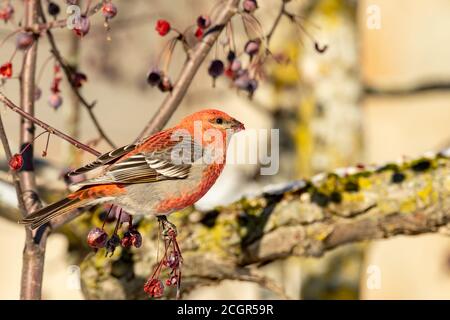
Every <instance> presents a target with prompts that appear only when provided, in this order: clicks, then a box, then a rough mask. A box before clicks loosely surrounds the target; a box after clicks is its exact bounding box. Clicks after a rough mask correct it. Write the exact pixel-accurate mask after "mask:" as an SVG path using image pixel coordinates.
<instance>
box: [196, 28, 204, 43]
mask: <svg viewBox="0 0 450 320" xmlns="http://www.w3.org/2000/svg"><path fill="white" fill-rule="evenodd" d="M195 37H196V38H197V39H198V40H202V38H203V29H202V28H200V27H198V28H197V30H195Z"/></svg>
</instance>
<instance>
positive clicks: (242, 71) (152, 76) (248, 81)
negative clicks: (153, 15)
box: [147, 0, 262, 97]
mask: <svg viewBox="0 0 450 320" xmlns="http://www.w3.org/2000/svg"><path fill="white" fill-rule="evenodd" d="M257 8H258V3H257V1H256V0H245V1H244V2H243V4H242V12H243V14H246V15H252V14H253V12H254V11H255V10H256V9H257ZM254 19H255V20H256V18H254ZM211 28H212V21H211V18H210V16H209V15H200V16H199V17H197V21H196V28H195V32H194V36H195V38H196V39H197V41H198V42H200V41H201V40H202V39H203V37H204V36H205V35H206V34H207V33H208V30H209V29H211ZM155 30H156V31H157V32H158V34H159V35H160V36H166V35H167V34H168V33H169V32H171V31H175V32H176V33H177V35H176V36H175V37H174V38H172V39H171V40H170V41H169V43H168V45H166V49H165V50H164V51H163V52H162V54H161V56H165V57H166V61H165V63H164V66H165V67H164V68H163V69H162V70H161V69H160V68H152V69H151V71H150V72H149V73H148V75H147V82H148V84H150V85H151V86H153V87H158V88H159V89H160V90H161V91H163V92H166V91H171V90H172V89H173V86H172V82H171V81H170V79H169V77H168V75H167V67H168V65H169V63H170V57H171V55H172V52H173V50H174V48H175V44H176V42H177V41H181V42H186V37H188V33H189V32H191V31H192V30H193V28H192V26H191V27H188V28H187V29H186V31H185V32H184V33H180V32H179V31H177V30H176V29H174V28H172V26H171V24H170V23H169V22H168V21H167V20H163V19H160V20H158V21H157V22H156V26H155ZM231 37H232V35H228V44H227V46H228V55H227V65H226V66H225V63H224V62H223V61H222V60H220V59H214V60H213V61H211V63H210V65H209V67H208V74H209V75H210V76H211V77H212V78H213V86H214V85H215V80H216V79H217V78H218V77H220V76H222V75H224V74H225V76H226V77H227V78H229V79H230V80H231V82H232V85H233V86H234V87H236V88H237V89H238V90H242V91H246V92H248V94H249V96H250V97H251V96H252V95H253V93H254V92H255V90H256V89H257V87H258V78H259V77H260V66H261V64H262V63H261V59H256V58H255V57H256V56H257V55H258V54H259V53H260V51H261V50H260V47H261V43H262V40H261V39H260V38H256V39H251V40H249V41H248V42H247V43H246V45H245V48H244V53H245V54H247V55H248V56H249V63H247V66H246V67H244V63H243V62H242V60H241V58H240V57H239V56H238V55H237V53H236V50H235V48H234V42H233V41H232V40H231V39H230V38H231ZM232 42H233V43H232ZM185 44H186V43H185Z"/></svg>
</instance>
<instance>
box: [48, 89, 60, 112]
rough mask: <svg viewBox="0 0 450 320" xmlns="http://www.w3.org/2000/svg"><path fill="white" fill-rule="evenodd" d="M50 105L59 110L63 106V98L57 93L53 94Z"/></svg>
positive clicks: (49, 101) (49, 100)
mask: <svg viewBox="0 0 450 320" xmlns="http://www.w3.org/2000/svg"><path fill="white" fill-rule="evenodd" d="M48 104H49V105H50V107H52V108H54V109H55V110H56V109H58V108H59V107H61V105H62V98H61V96H60V95H59V94H57V93H54V94H52V95H51V96H50V98H49V99H48Z"/></svg>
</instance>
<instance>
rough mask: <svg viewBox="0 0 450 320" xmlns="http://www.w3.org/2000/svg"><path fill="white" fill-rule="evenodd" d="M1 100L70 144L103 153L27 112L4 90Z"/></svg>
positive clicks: (95, 153)
mask: <svg viewBox="0 0 450 320" xmlns="http://www.w3.org/2000/svg"><path fill="white" fill-rule="evenodd" d="M0 101H1V102H3V103H4V104H5V105H6V106H7V107H8V108H10V109H11V110H12V111H14V112H16V113H18V114H20V115H21V116H22V117H24V118H25V119H27V120H29V121H31V122H32V123H34V124H36V125H38V126H40V127H41V128H43V129H44V130H46V131H48V132H50V133H51V134H54V135H55V136H58V137H60V138H61V139H63V140H65V141H67V142H69V143H70V144H72V145H73V146H75V147H76V148H78V149H81V150H84V151H86V152H89V153H91V154H93V155H94V156H99V155H100V154H101V153H100V152H98V151H97V150H95V149H93V148H91V147H89V146H88V145H85V144H83V143H81V142H80V141H77V140H75V139H73V138H72V137H70V136H68V135H67V134H65V133H62V132H61V131H59V130H58V129H55V128H54V127H52V126H51V125H49V124H47V123H45V122H43V121H41V120H39V119H38V118H36V117H34V116H33V115H31V114H29V113H27V112H26V111H24V110H22V109H21V108H19V107H18V106H16V105H15V104H14V103H13V102H12V101H11V100H9V99H8V98H7V97H6V96H5V95H4V94H3V93H2V92H0Z"/></svg>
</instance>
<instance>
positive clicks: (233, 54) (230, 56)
mask: <svg viewBox="0 0 450 320" xmlns="http://www.w3.org/2000/svg"><path fill="white" fill-rule="evenodd" d="M234 59H236V52H234V51H233V50H230V51H228V54H227V61H228V62H230V63H231V62H233V61H234Z"/></svg>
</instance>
